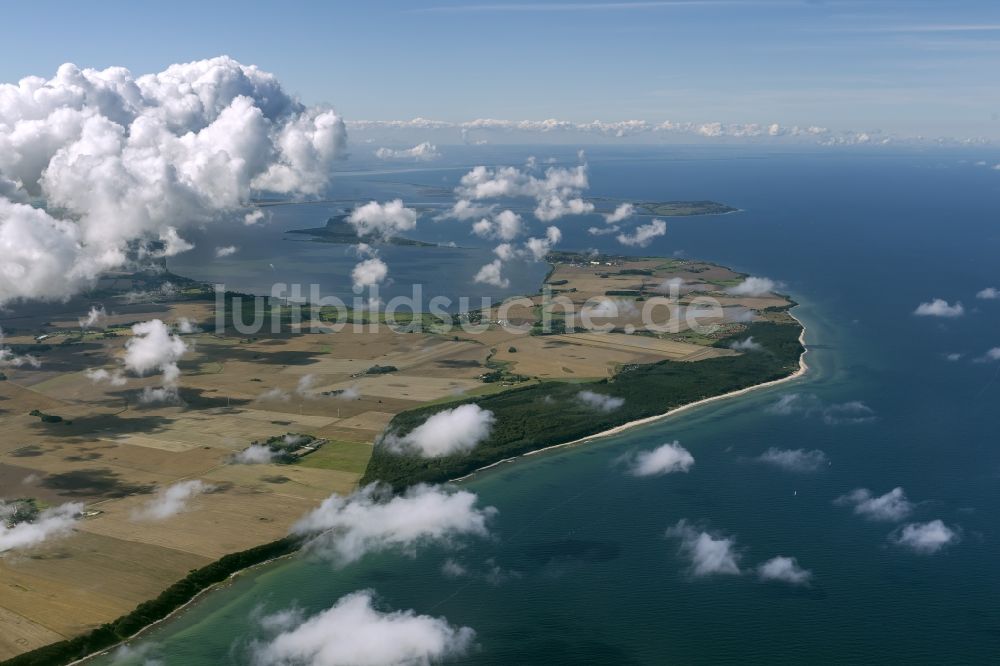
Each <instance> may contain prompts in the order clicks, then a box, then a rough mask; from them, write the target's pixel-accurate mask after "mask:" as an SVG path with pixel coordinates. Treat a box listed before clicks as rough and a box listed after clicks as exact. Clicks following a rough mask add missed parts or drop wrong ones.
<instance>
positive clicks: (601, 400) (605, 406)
mask: <svg viewBox="0 0 1000 666" xmlns="http://www.w3.org/2000/svg"><path fill="white" fill-rule="evenodd" d="M576 399H577V400H579V401H580V402H582V403H583V404H584V405H586V406H587V407H590V408H592V409H596V410H597V411H599V412H613V411H615V410H616V409H618V408H619V407H621V406H622V405H624V404H625V398H617V397H615V396H612V395H607V394H604V393H596V392H595V391H580V392H579V393H577V394H576Z"/></svg>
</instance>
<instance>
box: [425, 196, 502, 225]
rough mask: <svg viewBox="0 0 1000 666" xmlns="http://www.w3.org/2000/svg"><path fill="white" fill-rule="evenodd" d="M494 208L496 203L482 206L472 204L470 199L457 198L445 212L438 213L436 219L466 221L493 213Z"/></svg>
mask: <svg viewBox="0 0 1000 666" xmlns="http://www.w3.org/2000/svg"><path fill="white" fill-rule="evenodd" d="M495 208H496V204H491V205H489V206H483V205H479V204H474V203H472V202H471V201H467V200H465V199H459V200H458V201H456V202H455V204H454V205H453V206H452V207H451V208H449V209H448V210H446V211H445V212H443V213H441V214H440V215H438V216H437V217H436V218H434V219H437V220H446V219H449V218H451V219H455V220H459V221H460V222H466V221H468V220H474V219H476V218H477V217H478V218H482V217H488V216H490V215H492V214H493V210H494V209H495Z"/></svg>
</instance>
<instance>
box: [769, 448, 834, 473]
mask: <svg viewBox="0 0 1000 666" xmlns="http://www.w3.org/2000/svg"><path fill="white" fill-rule="evenodd" d="M757 461H758V462H762V463H765V464H768V465H774V466H775V467H780V468H781V469H784V470H788V471H789V472H816V471H818V470H819V469H821V468H822V467H825V466H826V465H828V464H829V462H830V460H829V458H827V457H826V454H825V453H823V452H822V451H820V450H819V449H813V450H812V451H807V450H805V449H779V448H776V447H773V446H772V447H771V448H769V449H768V450H767V451H764V453H762V454H760V455H759V456H757Z"/></svg>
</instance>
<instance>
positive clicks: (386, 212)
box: [347, 199, 417, 238]
mask: <svg viewBox="0 0 1000 666" xmlns="http://www.w3.org/2000/svg"><path fill="white" fill-rule="evenodd" d="M347 221H348V222H349V223H350V224H351V225H352V226H353V227H354V229H355V231H357V232H358V235H359V236H371V235H374V236H381V237H382V238H391V237H392V236H395V235H396V234H398V233H399V232H401V231H409V230H410V229H413V228H415V227H416V226H417V211H416V210H414V209H412V208H406V207H405V206H403V200H402V199H393V200H392V201H387V202H385V203H384V204H380V203H379V202H377V201H369V202H368V203H366V204H364V205H363V206H358V207H357V208H355V209H354V210H353V211H351V214H350V215H348V216H347Z"/></svg>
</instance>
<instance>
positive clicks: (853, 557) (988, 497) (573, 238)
mask: <svg viewBox="0 0 1000 666" xmlns="http://www.w3.org/2000/svg"><path fill="white" fill-rule="evenodd" d="M576 148H577V147H576V146H574V147H572V149H570V148H569V147H554V146H514V147H490V146H477V147H458V148H453V149H449V148H447V147H443V148H442V153H443V157H442V158H441V160H440V161H437V162H430V163H410V164H396V165H392V164H381V165H376V164H374V163H371V164H364V163H345V164H344V165H342V166H341V167H340V172H338V174H337V175H336V177H335V179H334V185H333V186H332V188H331V191H330V193H329V196H328V197H327V198H328V199H329V201H328V202H327V203H312V204H307V205H289V206H276V207H272V208H269V209H268V216H269V219H268V220H267V221H266V222H264V223H262V224H261V225H259V226H257V227H243V226H242V225H239V224H236V225H230V226H225V225H215V226H211V227H206V229H204V230H202V231H198V232H197V233H196V234H195V235H194V236H193V237H192V239H191V240H193V241H195V244H196V246H197V247H196V249H195V250H194V251H192V252H190V253H187V254H185V255H181V256H179V257H176V258H174V259H173V260H171V261H172V262H171V266H170V267H171V269H172V270H174V271H175V272H177V273H180V274H183V275H189V276H190V277H195V278H198V279H205V280H211V281H224V282H226V284H227V285H229V286H231V288H235V289H239V290H247V291H254V290H257V291H260V290H264V289H267V288H269V287H268V285H269V284H270V283H272V282H274V281H279V280H280V281H286V282H296V281H298V282H310V281H316V282H319V283H321V284H323V285H324V288H327V289H329V290H330V293H337V294H341V295H344V296H347V295H349V294H350V283H349V278H348V275H349V271H350V268H351V266H352V265H353V263H354V262H355V261H356V258H355V257H354V256H352V255H351V254H350V253H349V250H348V249H347V248H345V247H344V246H335V245H327V244H322V243H315V242H311V241H309V240H308V239H305V238H303V237H293V236H290V235H288V234H287V233H285V232H287V230H289V229H294V228H302V227H310V226H322V224H323V223H324V221H325V219H326V218H327V217H329V216H330V215H333V214H336V213H337V212H338V211H339V210H342V209H343V207H344V206H345V205H350V204H349V203H344V202H351V201H364V200H367V199H368V198H371V199H377V200H385V199H387V198H394V197H397V196H398V197H400V198H402V199H403V200H404V202H406V203H407V204H409V203H411V202H412V203H414V204H425V205H427V206H429V207H434V206H438V207H441V206H444V205H446V204H447V202H448V201H450V196H449V195H448V191H449V190H450V189H451V188H453V187H454V186H455V185H456V183H457V182H458V179H459V178H460V177H461V175H462V174H463V173H465V172H466V171H467V170H468V168H470V167H471V166H474V165H476V164H485V165H487V166H494V165H520V164H523V163H524V162H525V160H526V159H527V158H528V157H529V156H534V157H536V159H537V160H538V161H539V162H540V163H544V161H545V160H547V159H549V158H554V161H555V162H556V163H558V164H562V165H569V166H571V165H575V164H576V163H577V162H578V161H579V159H580V158H579V157H578V155H577V153H576ZM584 159H585V160H586V161H587V164H588V169H589V176H590V185H591V187H590V190H589V192H588V196H592V197H602V198H606V202H608V203H610V202H617V201H666V200H681V199H683V200H696V199H711V200H714V201H719V202H722V203H726V204H729V205H731V206H735V207H737V208H739V209H740V211H741V212H739V213H735V214H728V215H719V216H705V217H687V218H671V219H668V220H667V223H668V229H667V234H666V235H665V236H663V237H661V238H658V239H656V241H655V242H654V243H653V244H652V245H651V246H650V247H648V248H646V249H642V250H633V251H632V253H634V254H637V253H641V254H645V255H658V256H684V257H692V258H699V259H705V260H710V261H714V262H718V263H721V264H725V265H727V266H730V267H732V268H734V269H737V270H740V271H744V272H746V273H750V274H752V275H756V276H764V277H768V278H771V279H773V280H776V281H778V282H780V283H781V285H782V288H783V290H784V291H785V292H787V293H789V294H791V295H792V296H793V298H794V299H795V300H796V301H797V302H798V303H799V305H798V307H797V308H796V309H795V314H796V315H797V316H798V317H799V318H800V319H801V320H802V322H803V323H804V324H805V326H806V329H807V333H806V342H807V346H808V353H807V356H806V360H807V362H808V366H809V370H808V372H807V373H806V375H805V376H804V377H802V378H800V379H797V380H794V381H792V382H789V383H786V384H782V385H779V386H775V387H770V388H765V389H761V390H759V391H754V392H751V393H749V394H747V395H744V396H740V397H736V398H733V399H729V400H723V401H718V402H714V403H711V404H707V405H704V406H701V407H698V408H695V409H692V410H690V411H688V412H685V413H682V414H679V415H677V416H676V417H672V418H669V419H666V420H663V421H661V422H657V423H654V424H650V425H646V426H643V427H639V428H635V429H633V430H630V431H627V432H625V433H622V434H620V435H616V436H613V437H608V438H606V439H601V440H597V441H593V442H590V443H587V444H584V445H580V446H575V447H570V448H565V449H561V450H556V451H551V452H546V453H543V454H539V455H533V456H528V457H524V458H521V459H518V460H517V461H515V462H511V463H506V464H502V465H500V466H497V467H495V468H493V469H492V470H490V471H488V472H485V473H481V474H479V475H476V476H475V477H473V478H472V479H470V480H467V481H463V482H462V483H461V487H462V488H464V489H467V490H469V491H472V492H474V493H476V494H477V495H478V496H479V501H480V504H481V505H483V506H492V507H495V508H496V509H497V513H496V515H495V516H494V518H493V519H492V521H491V537H490V538H485V539H483V538H473V539H468V540H462V541H461V542H459V543H452V544H449V545H448V546H447V547H446V546H441V545H430V546H426V547H421V548H418V549H417V550H416V552H406V553H404V552H390V553H380V554H373V555H369V556H366V557H364V558H363V559H361V560H360V561H358V562H356V563H354V564H351V565H348V566H343V567H335V566H332V565H331V564H330V563H329V562H325V561H320V560H318V559H315V558H312V557H308V556H305V555H297V556H293V557H290V558H287V559H284V560H281V561H278V562H275V563H271V564H268V565H265V566H262V567H258V568H256V569H253V570H251V571H248V572H245V573H244V574H243V575H240V576H238V577H236V578H235V579H233V581H232V582H230V583H228V584H226V585H225V586H223V587H222V588H221V589H218V590H215V591H212V592H210V593H208V594H206V595H204V596H202V597H201V598H200V599H199V600H198V601H197V602H196V603H194V604H192V605H191V606H190V607H188V608H187V609H185V610H184V611H183V612H181V613H179V614H177V615H176V616H175V617H173V618H171V619H170V620H169V621H167V622H164V623H162V624H160V625H158V626H156V627H155V628H153V629H151V630H150V631H148V632H146V633H144V634H143V635H142V637H141V639H139V640H136V641H134V642H133V643H132V644H130V646H129V649H128V650H127V651H124V652H123V651H119V652H117V653H115V654H114V655H109V656H105V657H102V658H101V659H99V660H97V663H101V664H109V663H116V664H130V663H134V664H139V663H144V662H145V661H146V660H158V661H157V662H156V663H164V664H177V665H184V666H200V665H206V666H207V665H217V664H245V663H251V662H252V659H253V655H254V654H255V652H254V651H255V649H256V647H257V646H258V645H259V642H260V641H261V640H263V637H262V634H261V629H260V622H259V619H260V618H261V617H262V616H263V615H267V614H269V613H274V612H277V611H280V610H283V609H289V608H297V609H299V610H300V611H301V612H303V613H305V614H306V615H310V614H313V613H317V612H320V611H322V610H325V609H327V608H329V607H331V606H333V605H334V604H335V603H336V602H337V600H338V599H340V598H342V597H343V596H344V595H347V594H350V593H352V592H355V591H359V590H371V591H373V594H374V595H375V596H376V598H377V599H378V604H379V606H380V607H381V608H384V609H393V610H406V609H411V610H412V611H414V612H415V613H418V614H423V615H430V616H434V617H443V618H446V619H447V621H448V622H449V623H451V624H452V625H454V626H464V627H470V628H472V629H473V630H474V631H475V647H474V648H473V649H472V650H471V651H469V652H468V653H467V654H465V655H464V656H461V657H458V658H454V659H450V660H449V661H448V663H456V664H546V665H547V666H554V665H556V664H622V665H625V664H875V663H878V664H883V663H906V664H987V663H997V661H998V660H1000V603H998V599H1000V565H998V563H1000V520H998V516H1000V361H998V360H991V359H990V357H989V355H988V351H989V350H990V349H992V348H995V347H1000V300H992V299H983V298H977V293H978V292H980V291H981V290H982V289H984V288H986V287H990V286H994V287H1000V261H998V258H1000V171H998V170H995V169H992V168H990V167H991V166H992V165H993V164H996V163H997V162H998V161H1000V154H998V153H997V151H996V150H989V149H986V148H982V149H978V148H963V149H948V148H943V147H936V148H928V149H916V148H903V147H892V146H882V147H878V148H864V147H844V148H816V147H811V148H808V149H807V148H796V149H793V148H788V149H779V148H773V147H768V148H765V147H733V146H729V147H726V146H721V147H720V146H713V147H692V146H648V147H609V146H590V147H586V155H585V157H584ZM349 162H350V161H349ZM432 218H433V213H432V212H425V213H424V214H423V215H422V219H421V222H420V224H419V225H418V229H417V230H416V231H415V232H414V234H411V237H414V238H420V239H423V240H427V241H430V242H437V243H442V244H446V243H454V244H455V246H456V247H437V248H412V247H399V246H390V247H385V248H383V257H384V258H385V260H386V261H387V263H388V264H389V266H390V276H391V277H392V278H393V285H391V286H390V289H399V290H401V291H402V290H405V289H406V288H408V286H409V284H410V283H411V282H414V281H420V282H422V283H423V284H424V285H426V286H427V290H428V291H434V290H439V291H440V290H444V291H446V292H447V291H448V290H451V291H450V292H448V293H466V294H468V295H472V296H476V297H479V296H482V295H493V296H503V295H510V294H515V293H525V292H527V293H531V292H533V291H534V290H535V289H537V287H538V284H539V282H540V280H541V279H542V277H543V276H544V274H545V266H544V265H543V264H537V265H536V264H526V265H524V266H521V267H519V268H517V269H516V270H513V271H511V272H510V273H511V274H510V277H511V285H510V287H509V288H508V289H507V290H498V289H496V288H491V287H484V286H483V285H474V284H472V282H471V276H472V275H473V274H474V273H475V270H476V269H477V268H478V266H479V265H481V264H483V263H486V262H487V261H489V259H490V258H491V257H490V251H491V244H489V243H487V242H486V241H483V240H482V239H478V238H476V237H474V236H472V235H470V234H469V224H470V223H468V222H466V223H458V222H453V221H452V222H449V221H440V222H435V221H433V219H432ZM557 224H558V226H559V227H560V228H561V229H562V231H563V240H562V242H561V243H560V244H559V246H558V247H560V248H562V249H578V250H586V249H589V248H597V249H599V250H608V251H616V252H622V251H623V250H624V248H622V247H621V246H619V245H618V244H617V242H616V241H615V239H614V236H600V237H598V236H592V235H590V234H588V233H587V228H588V227H590V226H594V225H595V224H596V225H601V224H603V221H602V220H601V219H600V218H599V217H597V216H582V217H570V218H564V219H563V220H560V221H559V222H557ZM542 229H543V225H541V224H540V223H537V222H532V231H533V232H534V233H535V234H536V235H538V234H540V233H542ZM225 245H237V246H239V247H240V251H239V252H238V253H237V254H235V255H233V256H232V258H231V260H229V261H227V260H219V261H214V260H212V255H211V253H212V252H213V251H214V248H215V247H218V246H225ZM199 253H200V254H199ZM936 298H940V299H945V300H946V301H948V303H949V304H951V305H954V304H955V302H956V301H958V302H961V303H962V306H963V314H962V315H961V316H953V317H934V316H918V315H916V314H915V310H916V309H917V307H918V306H919V305H920V304H921V303H925V302H930V301H932V300H933V299H936ZM790 396H795V397H790ZM673 441H677V442H679V443H680V444H681V445H682V446H684V447H685V448H686V449H688V450H689V451H690V452H691V453H692V455H693V456H694V458H695V464H694V465H693V466H692V467H691V468H690V470H689V471H688V472H687V473H675V474H669V475H665V476H659V477H635V476H632V475H630V474H628V473H626V471H625V469H624V468H623V466H622V463H621V460H622V457H623V456H626V455H629V454H631V453H634V452H638V451H644V450H649V449H652V448H655V447H657V446H660V445H662V444H664V443H667V442H673ZM772 447H773V448H778V449H783V450H793V449H804V450H807V451H813V450H819V451H822V452H823V453H824V454H825V462H824V464H823V465H821V467H820V468H819V469H818V470H816V471H813V472H795V471H789V470H787V469H784V468H781V467H776V466H774V465H769V464H766V463H764V462H762V461H761V460H760V456H761V455H762V454H763V453H764V452H766V451H767V450H768V449H770V448H772ZM859 488H863V489H868V490H869V491H870V492H871V493H872V495H873V496H879V495H882V494H884V493H887V492H889V491H891V490H893V489H894V488H902V489H903V492H905V495H906V497H908V498H909V500H910V501H911V502H912V503H913V509H912V513H911V515H910V516H909V517H908V518H907V519H905V520H896V521H873V520H870V519H868V518H866V517H865V516H864V515H859V514H858V513H856V512H855V511H854V510H853V509H852V507H851V506H850V505H845V504H844V503H843V502H837V501H836V500H837V498H839V497H842V496H844V495H845V494H847V493H850V492H852V491H854V490H856V489H859ZM682 520H683V521H686V524H688V525H691V526H696V527H697V528H698V529H700V530H704V531H706V532H708V533H710V534H714V535H716V536H717V537H719V538H723V537H724V538H728V539H731V540H732V542H733V544H734V550H735V552H736V553H737V555H738V557H739V566H740V568H741V571H742V573H741V574H740V575H714V576H696V575H694V574H693V572H692V570H691V567H690V562H689V561H688V559H687V558H686V557H685V554H684V553H682V552H680V551H679V544H678V540H677V539H676V538H672V537H670V536H668V530H669V529H670V528H671V527H673V526H676V525H677V524H678V522H679V521H682ZM932 520H941V521H942V522H943V523H944V524H945V525H946V526H948V527H949V528H950V529H951V530H952V531H953V532H954V534H955V538H954V540H953V542H952V543H950V544H949V545H948V546H946V547H944V548H942V549H940V550H938V551H937V552H934V553H918V552H914V551H913V550H912V549H909V548H906V547H905V546H903V545H900V544H899V543H898V538H899V536H900V533H901V532H900V530H901V528H902V525H903V524H904V523H908V522H920V523H924V522H927V521H932ZM779 555H780V556H786V557H794V558H796V560H797V562H798V563H799V565H800V566H801V567H803V568H805V569H808V570H809V571H810V572H811V573H812V576H811V579H810V581H809V584H808V585H788V584H784V583H776V582H767V581H763V580H761V579H760V577H759V576H758V575H757V574H756V573H755V572H756V568H757V567H758V566H759V565H760V563H762V562H764V561H766V560H768V559H770V558H772V557H775V556H779ZM448 559H451V560H453V561H454V562H457V563H459V564H461V566H462V567H463V568H464V569H465V570H466V571H467V575H465V576H461V577H454V576H451V575H447V574H446V573H445V572H444V571H443V569H442V567H443V564H444V562H445V561H446V560H448Z"/></svg>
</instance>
